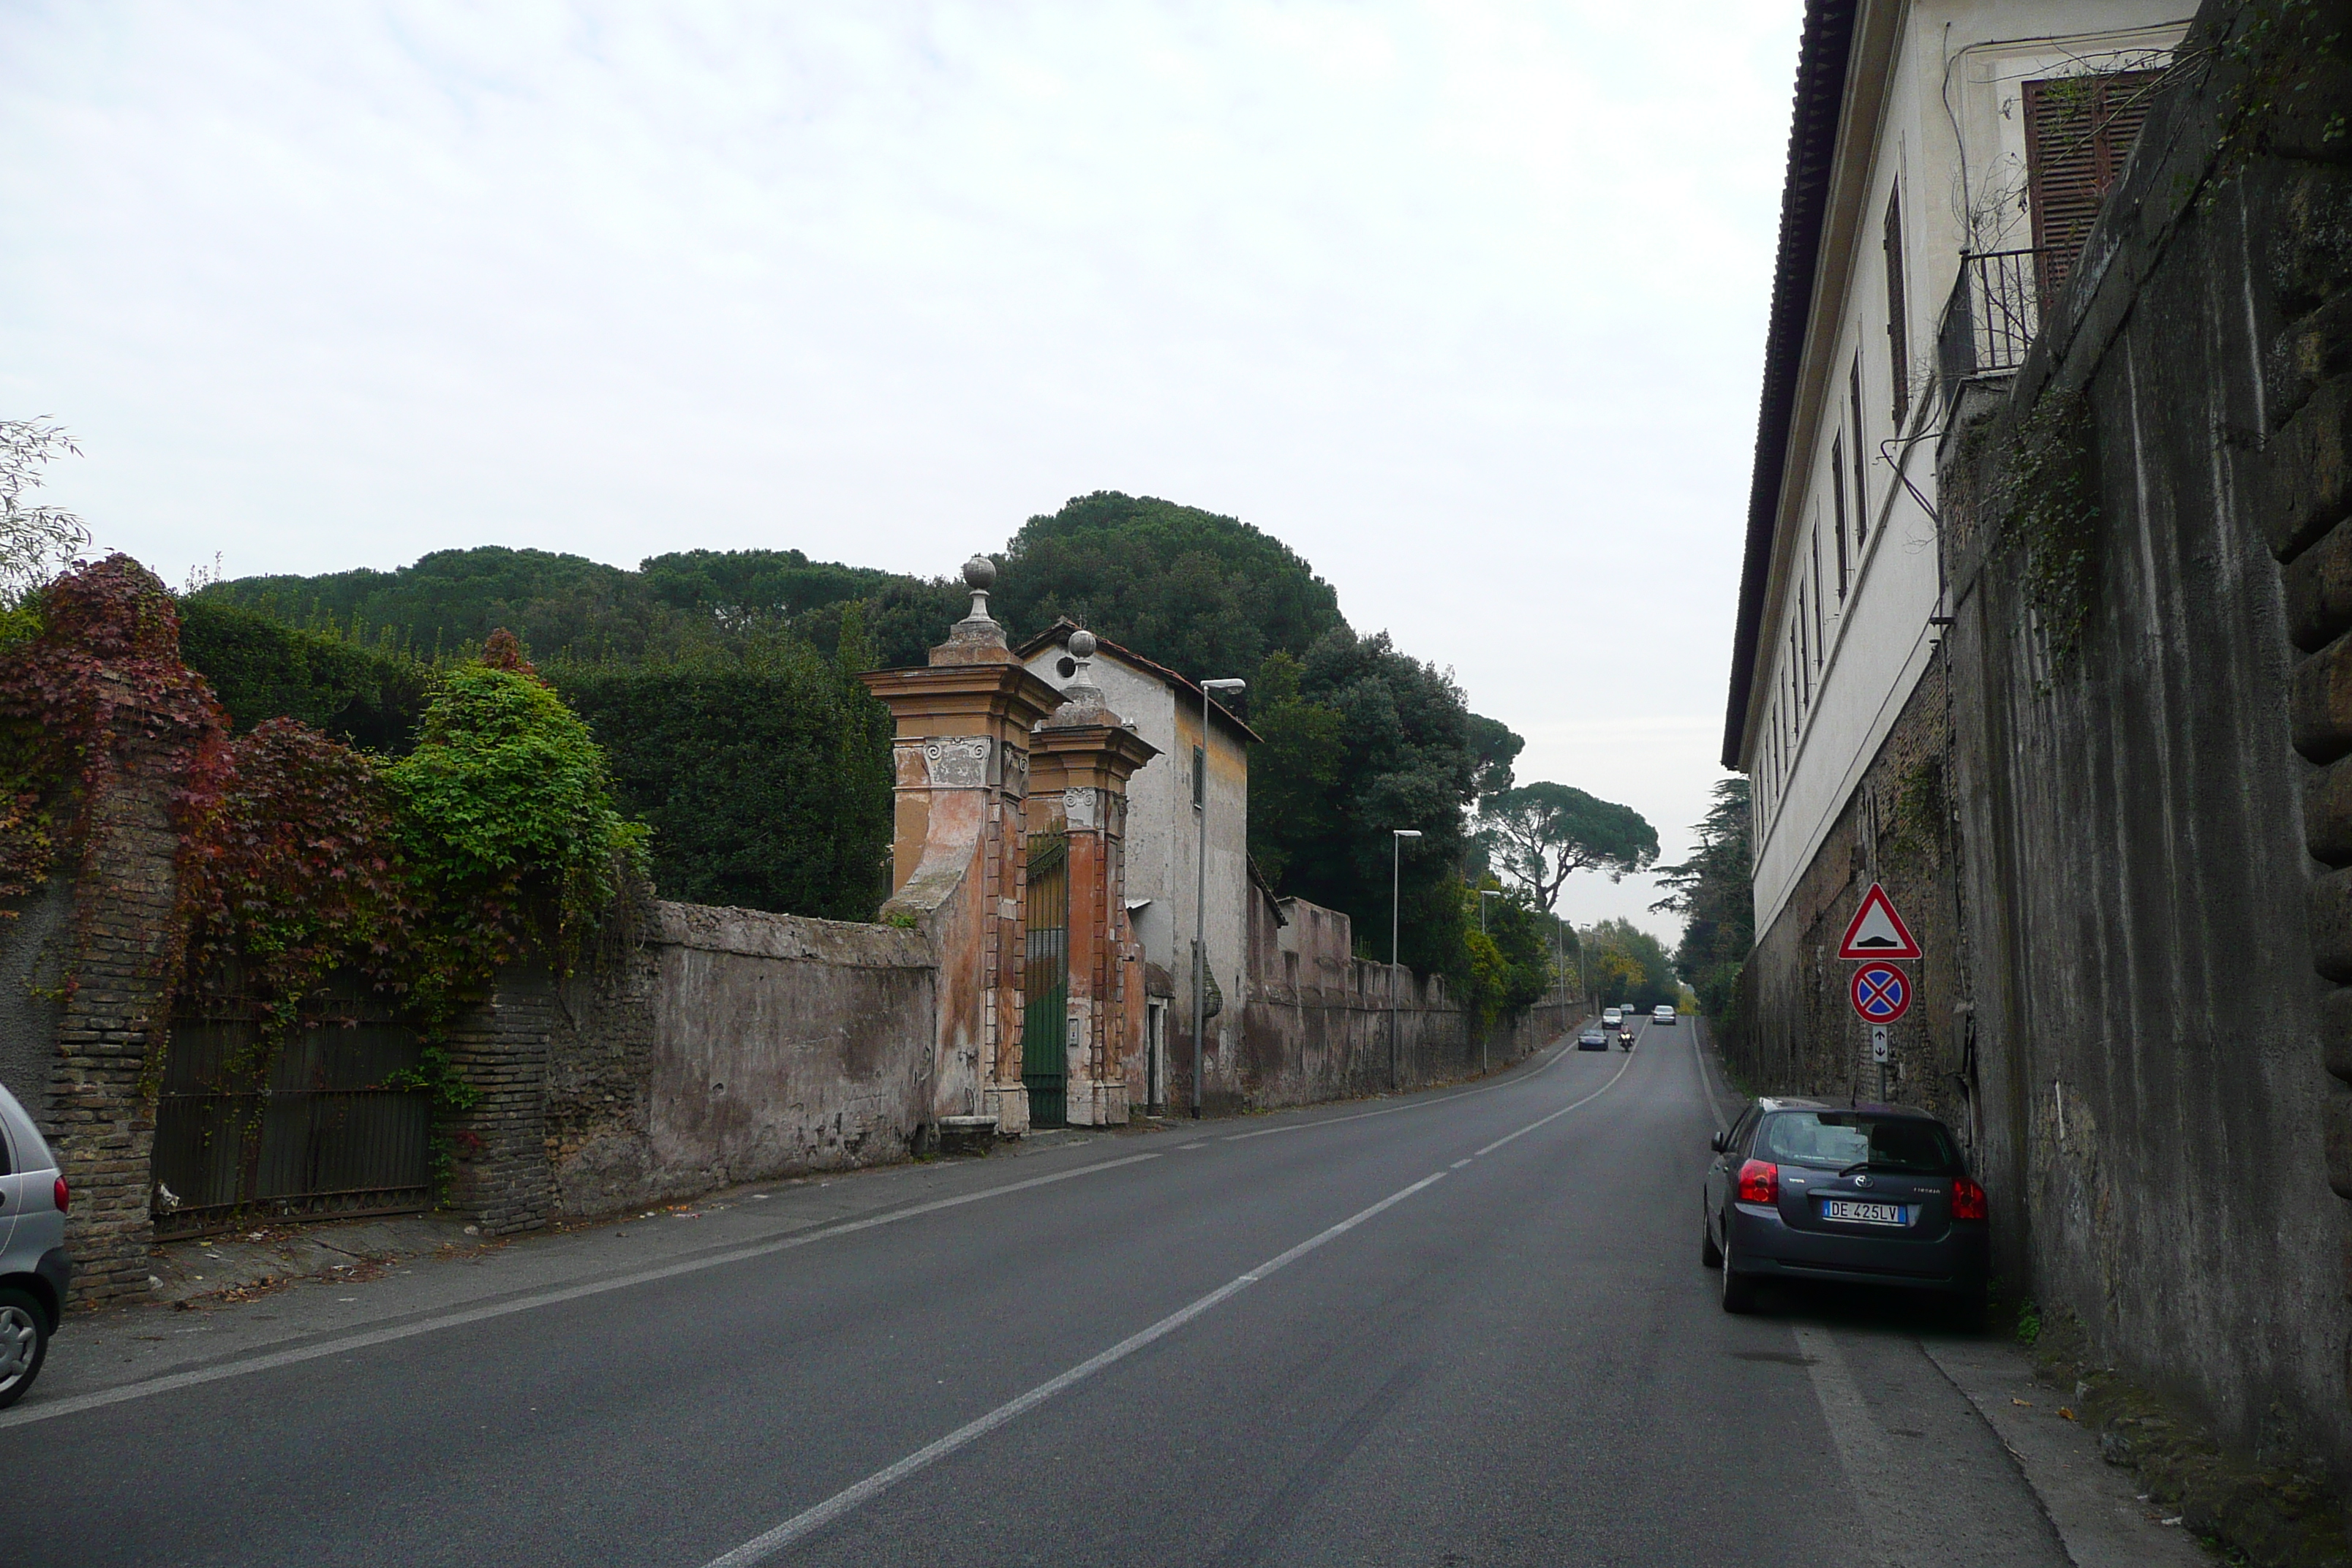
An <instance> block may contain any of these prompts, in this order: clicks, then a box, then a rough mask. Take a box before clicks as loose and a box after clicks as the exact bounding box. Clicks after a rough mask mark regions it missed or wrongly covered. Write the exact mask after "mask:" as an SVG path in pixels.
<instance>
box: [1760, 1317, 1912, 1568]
mask: <svg viewBox="0 0 2352 1568" xmlns="http://www.w3.org/2000/svg"><path fill="white" fill-rule="evenodd" d="M1790 1332H1792V1333H1794V1334H1795V1335H1796V1337H1797V1349H1798V1352H1800V1353H1801V1354H1802V1355H1803V1356H1804V1358H1805V1371H1806V1373H1807V1374H1808V1375H1810V1376H1811V1379H1812V1383H1813V1397H1814V1398H1815V1399H1817V1400H1819V1401H1820V1402H1821V1406H1822V1419H1823V1420H1824V1421H1826V1422H1827V1423H1828V1425H1829V1429H1830V1439H1831V1441H1832V1442H1833V1443H1835V1444H1836V1445H1837V1451H1838V1462H1839V1463H1840V1464H1841V1465H1843V1467H1844V1468H1845V1476H1846V1479H1847V1481H1848V1482H1849V1483H1851V1484H1852V1486H1853V1498H1854V1503H1855V1505H1856V1506H1855V1511H1856V1512H1858V1513H1859V1514H1861V1515H1862V1520H1863V1524H1864V1528H1865V1529H1867V1530H1868V1531H1870V1534H1871V1537H1872V1541H1873V1544H1874V1545H1875V1546H1876V1548H1877V1556H1878V1559H1879V1561H1880V1562H1882V1563H1897V1564H1905V1565H1908V1564H1910V1563H1915V1562H1916V1561H1917V1559H1916V1558H1914V1557H1913V1556H1912V1555H1911V1554H1910V1553H1909V1552H1906V1551H1904V1550H1903V1549H1902V1546H1901V1543H1900V1542H1898V1541H1897V1540H1896V1539H1895V1537H1894V1536H1893V1534H1892V1533H1891V1531H1890V1529H1889V1526H1890V1525H1891V1524H1892V1523H1893V1522H1894V1521H1897V1520H1900V1519H1902V1518H1904V1517H1905V1516H1906V1501H1905V1500H1904V1498H1903V1496H1902V1491H1903V1485H1902V1483H1903V1480H1904V1478H1903V1477H1902V1476H1900V1475H1898V1474H1897V1473H1896V1470H1895V1461H1894V1457H1893V1456H1892V1455H1891V1454H1889V1453H1888V1452H1887V1448H1886V1436H1885V1433H1883V1432H1881V1431H1880V1430H1879V1429H1878V1423H1877V1422H1876V1421H1874V1420H1873V1419H1872V1418H1871V1414H1870V1406H1869V1405H1865V1404H1864V1403H1863V1398H1862V1388H1861V1385H1860V1384H1856V1383H1855V1382H1854V1380H1853V1370H1852V1369H1851V1368H1849V1367H1848V1366H1847V1365H1846V1363H1845V1352H1843V1351H1842V1350H1840V1349H1839V1348H1838V1342H1837V1340H1836V1338H1835V1337H1834V1336H1833V1335H1832V1334H1831V1332H1830V1331H1828V1330H1827V1329H1823V1328H1817V1327H1815V1326H1813V1325H1811V1324H1796V1325H1792V1326H1791V1328H1790ZM1922 1568H1925V1565H1924V1564H1923V1565H1922Z"/></svg>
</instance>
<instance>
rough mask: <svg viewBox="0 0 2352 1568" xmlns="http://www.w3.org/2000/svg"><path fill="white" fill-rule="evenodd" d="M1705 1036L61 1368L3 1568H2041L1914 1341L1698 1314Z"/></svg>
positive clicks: (2005, 1476) (1709, 1299) (936, 1171)
mask: <svg viewBox="0 0 2352 1568" xmlns="http://www.w3.org/2000/svg"><path fill="white" fill-rule="evenodd" d="M1696 1035H1697V1031H1696V1028H1695V1027H1693V1026H1691V1025H1690V1024H1689V1023H1688V1022H1685V1024H1684V1025H1682V1026H1678V1027H1673V1028H1657V1027H1654V1026H1647V1025H1644V1026H1643V1032H1642V1034H1641V1036H1640V1038H1639V1044H1638V1047H1637V1049H1636V1050H1635V1051H1634V1052H1633V1054H1632V1055H1630V1056H1627V1055H1624V1054H1622V1053H1619V1052H1617V1051H1613V1050H1612V1051H1611V1052H1609V1053H1607V1054H1605V1055H1602V1054H1597V1053H1583V1052H1578V1051H1576V1050H1574V1049H1572V1048H1571V1049H1566V1050H1554V1051H1549V1052H1546V1053H1543V1054H1541V1055H1539V1056H1538V1058H1535V1059H1534V1060H1533V1061H1531V1062H1530V1063H1529V1064H1528V1065H1526V1066H1524V1067H1522V1068H1518V1069H1517V1070H1515V1071H1513V1072H1511V1073H1508V1074H1505V1075H1499V1076H1498V1077H1497V1078H1496V1079H1492V1080H1489V1081H1488V1082H1487V1083H1486V1084H1483V1085H1479V1086H1475V1087H1472V1088H1470V1089H1454V1090H1448V1091H1439V1092H1435V1093H1431V1094H1426V1095H1420V1096H1414V1097H1410V1098H1405V1099H1401V1100H1377V1101H1372V1102H1369V1103H1359V1104H1353V1105H1348V1106H1339V1107H1328V1108H1324V1109H1322V1110H1318V1111H1314V1112H1307V1113H1301V1114H1298V1115H1295V1116H1286V1117H1279V1118H1246V1119H1242V1120H1238V1121H1206V1122H1201V1123H1195V1124H1191V1125H1189V1126H1186V1127H1184V1128H1181V1129H1179V1130H1177V1131H1173V1132H1165V1131H1163V1132H1160V1133H1155V1134H1150V1135H1138V1136H1126V1137H1104V1138H1097V1139H1095V1140H1092V1141H1089V1142H1080V1143H1076V1144H1075V1145H1073V1146H1071V1147H1067V1148H1064V1149H1061V1150H1059V1151H1056V1152H1049V1153H1040V1154H1038V1155H1035V1156H1032V1157H1025V1158H1023V1159H1018V1160H990V1161H984V1162H961V1163H954V1164H952V1165H941V1166H937V1167H925V1168H923V1170H922V1171H921V1172H919V1173H915V1174H910V1175H907V1176H902V1177H894V1178H890V1179H891V1180H896V1181H900V1182H910V1181H914V1180H917V1179H920V1180H921V1181H922V1182H923V1183H925V1184H926V1185H924V1186H923V1187H921V1188H920V1189H918V1188H916V1187H913V1186H903V1187H889V1186H882V1187H876V1188H874V1189H872V1190H873V1191H874V1192H877V1193H879V1194H885V1195H886V1197H887V1196H889V1195H890V1194H902V1195H903V1197H904V1199H905V1200H907V1201H903V1202H896V1201H891V1202H884V1203H883V1204H882V1205H881V1206H878V1207H868V1208H867V1209H866V1210H865V1211H863V1212H862V1213H861V1214H860V1215H858V1216H856V1217H851V1218H845V1219H836V1220H835V1221H833V1222H831V1223H829V1224H828V1223H812V1222H806V1221H803V1222H796V1223H795V1224H794V1225H793V1226H782V1225H777V1226H771V1227H770V1228H768V1229H766V1230H761V1229H759V1228H757V1227H756V1226H755V1222H753V1221H751V1220H748V1219H747V1220H744V1221H743V1222H742V1224H743V1225H744V1226H747V1227H751V1228H744V1229H741V1230H739V1231H733V1232H729V1233H727V1236H726V1237H725V1244H724V1245H722V1246H719V1247H715V1248H713V1247H704V1248H702V1249H701V1250H699V1251H689V1252H682V1253H674V1254H666V1255H664V1258H663V1259H661V1260H658V1261H656V1262H653V1263H650V1264H649V1262H648V1259H647V1258H646V1256H645V1255H643V1254H639V1253H635V1252H630V1251H628V1250H627V1248H628V1247H629V1246H630V1245H631V1244H630V1243H628V1242H626V1241H625V1240H617V1239H616V1240H612V1241H610V1242H606V1241H605V1240H604V1238H601V1237H574V1238H563V1241H562V1246H565V1247H572V1252H571V1253H567V1254H562V1256H565V1257H572V1258H574V1259H575V1261H574V1262H573V1263H572V1265H570V1266H568V1267H569V1272H568V1273H563V1274H562V1277H561V1278H560V1279H558V1278H555V1277H552V1276H551V1277H549V1278H547V1279H538V1280H530V1279H521V1278H520V1276H518V1277H516V1279H514V1280H513V1281H511V1282H510V1283H511V1284H512V1288H511V1289H503V1290H502V1291H494V1292H492V1293H490V1294H488V1295H479V1294H478V1295H477V1296H475V1297H474V1298H472V1299H470V1300H467V1301H463V1302H460V1301H455V1300H439V1301H434V1300H425V1299H423V1298H422V1297H418V1298H416V1299H415V1300H410V1299H407V1298H401V1297H398V1296H386V1297H384V1298H383V1300H384V1301H386V1302H388V1303H392V1306H390V1307H387V1308H386V1309H384V1310H383V1311H379V1312H376V1313H375V1315H373V1317H365V1318H364V1319H363V1320H355V1321H352V1322H351V1323H350V1324H348V1325H346V1326H341V1327H338V1326H336V1325H335V1324H333V1323H331V1322H329V1321H325V1320H323V1319H320V1318H319V1317H318V1315H317V1314H316V1313H315V1312H314V1313H312V1314H311V1316H310V1317H309V1318H307V1319H302V1320H301V1321H298V1322H297V1323H296V1324H294V1325H293V1326H292V1327H290V1328H287V1327H284V1326H283V1325H280V1329H281V1330H282V1331H280V1332H278V1334H277V1337H275V1338H267V1337H266V1336H265V1340H266V1342H263V1341H257V1342H249V1343H248V1342H239V1343H236V1344H230V1343H227V1342H221V1343H219V1344H216V1345H215V1347H214V1351H215V1353H213V1354H212V1355H211V1356H210V1358H209V1359H207V1356H206V1355H205V1354H204V1353H199V1352H188V1353H186V1354H184V1355H182V1357H181V1359H179V1360H177V1361H175V1362H173V1363H170V1364H169V1365H168V1366H166V1365H163V1364H157V1365H154V1366H131V1367H129V1368H128V1370H126V1371H124V1372H122V1373H120V1374H119V1375H110V1374H108V1373H106V1372H105V1370H104V1368H103V1367H100V1366H97V1365H96V1364H95V1363H96V1362H98V1361H101V1360H104V1359H106V1358H104V1357H101V1356H98V1355H97V1354H96V1353H95V1352H94V1351H93V1350H92V1349H91V1348H90V1347H89V1346H84V1347H82V1348H81V1350H80V1351H79V1352H77V1348H76V1344H75V1342H74V1336H73V1335H72V1333H70V1332H69V1333H68V1334H67V1335H64V1336H60V1338H59V1340H58V1342H57V1360H56V1362H55V1363H54V1364H53V1368H52V1374H51V1376H50V1377H49V1378H47V1379H45V1382H44V1384H43V1386H42V1387H41V1388H40V1389H38V1390H37V1391H36V1393H35V1394H34V1395H33V1396H32V1397H30V1398H28V1399H27V1400H26V1403H25V1404H24V1405H20V1406H19V1407H18V1408H17V1409H16V1410H15V1411H12V1412H8V1413H7V1415H6V1417H5V1418H0V1474H5V1475H6V1476H8V1477H9V1478H10V1479H9V1484H8V1488H7V1501H6V1504H5V1509H0V1563H6V1564H9V1565H10V1568H39V1565H45V1564H51V1563H56V1564H66V1563H71V1564H76V1565H78V1568H90V1565H95V1564H108V1563H136V1564H142V1565H148V1564H165V1563H240V1564H242V1563H303V1564H312V1563H401V1564H426V1563H453V1564H455V1563H463V1564H483V1563H581V1564H590V1563H597V1564H601V1563H615V1564H619V1563H626V1564H657V1565H664V1568H668V1565H676V1568H705V1565H709V1564H716V1563H727V1564H730V1565H733V1564H748V1563H753V1562H775V1563H833V1564H849V1563H858V1564H867V1563H926V1564H948V1563H972V1564H982V1563H985V1564H990V1565H992V1568H993V1565H1002V1564H1009V1563H1120V1564H1126V1563H1186V1564H1197V1563H1318V1564H1319V1563H1383V1564H1388V1563H1410V1564H1465V1565H1466V1564H1487V1563H1528V1564H1563V1563H1629V1564H1631V1563H1641V1564H1649V1563H1741V1564H1769V1563H1787V1564H1791V1565H1799V1564H1801V1565H1803V1568H1819V1565H1820V1564H1822V1563H1877V1562H1893V1563H2032V1564H2060V1563H2065V1562H2066V1557H2065V1554H2064V1552H2063V1549H2062V1548H2061V1546H2060V1543H2059V1541H2058V1538H2057V1536H2056V1534H2055V1532H2054V1531H2053V1530H2052V1528H2051V1526H2050V1525H2049V1524H2048V1522H2047V1521H2045V1519H2044V1518H2043V1516H2042V1512H2041V1511H2040V1510H2039V1508H2038V1507H2037V1505H2036V1503H2035V1501H2034V1500H2033V1497H2032V1492H2031V1491H2030V1490H2029V1489H2028V1488H2027V1487H2026V1485H2025V1484H2024V1481H2023V1480H2022V1479H2021V1476H2020V1475H2019V1473H2018V1472H2017V1470H2016V1468H2015V1467H2014V1464H2013V1461H2012V1460H2011V1458H2010V1456H2009V1455H2008V1453H2007V1452H2006V1451H2005V1450H2004V1449H2003V1447H2001V1445H2000V1441H1999V1440H1998V1439H1997V1438H1995V1436H1993V1435H1992V1433H1991V1431H1990V1429H1989V1428H1988V1427H1987V1426H1985V1425H1984V1424H1983V1422H1982V1420H1981V1419H1980V1418H1979V1416H1978V1415H1976V1414H1975V1412H1974V1411H1973V1410H1972V1409H1971V1407H1970V1406H1969V1405H1968V1404H1967V1402H1966V1401H1965V1400H1964V1399H1963V1398H1962V1397H1961V1396H1960V1395H1959V1394H1958V1392H1957V1391H1956V1390H1955V1389H1954V1388H1953V1387H1952V1386H1951V1385H1950V1384H1948V1383H1947V1382H1946V1381H1945V1380H1944V1378H1943V1376H1942V1375H1941V1374H1940V1373H1938V1372H1937V1369H1936V1367H1935V1366H1934V1365H1933V1363H1930V1362H1929V1360H1928V1359H1927V1356H1926V1355H1925V1354H1924V1353H1923V1352H1922V1350H1921V1348H1920V1340H1921V1337H1922V1336H1923V1335H1927V1334H1933V1333H1934V1332H1936V1330H1935V1329H1934V1327H1933V1320H1932V1318H1931V1317H1928V1316H1927V1315H1925V1314H1920V1313H1916V1312H1913V1311H1910V1310H1906V1309H1904V1308H1903V1307H1902V1306H1901V1305H1900V1304H1899V1303H1885V1302H1877V1301H1865V1302H1859V1303H1842V1302H1839V1301H1836V1300H1780V1301H1778V1302H1777V1303H1776V1304H1774V1305H1773V1306H1771V1307H1770V1309H1769V1310H1768V1312H1767V1314H1766V1315H1764V1316H1760V1317H1756V1318H1733V1317H1729V1316H1727V1315H1726V1314H1725V1313H1723V1312H1722V1311H1721V1310H1720V1309H1719V1308H1718V1306H1717V1300H1716V1290H1715V1286H1716V1278H1717V1277H1716V1276H1715V1275H1714V1274H1713V1273H1711V1272H1709V1271H1707V1270H1706V1269H1703V1268H1701V1267H1700V1265H1699V1261H1698V1234H1697V1203H1698V1197H1697V1194H1698V1181H1699V1176H1700V1173H1701V1172H1702V1171H1703V1170H1704V1169H1705V1167H1706V1163H1707V1160H1708V1158H1709V1155H1708V1152H1707V1143H1706V1140H1707V1135H1708V1133H1709V1131H1712V1129H1713V1128H1714V1126H1715V1125H1716V1120H1715V1119H1716V1117H1717V1114H1718V1111H1719V1103H1718V1105H1717V1106H1711V1105H1710V1102H1709V1099H1708V1087H1707V1085H1706V1081H1705V1080H1704V1078H1703V1073H1704V1068H1703V1066H1702V1063H1701V1060H1700V1056H1699V1053H1698V1051H1697V1050H1696ZM927 1194H929V1195H927ZM917 1200H920V1201H917ZM747 1206H748V1205H747ZM761 1212H763V1213H772V1212H773V1211H761ZM719 1217H722V1218H724V1217H729V1216H719ZM758 1223H760V1224H765V1223H766V1222H765V1221H761V1222H758ZM651 1228H652V1227H650V1226H647V1227H641V1231H643V1230H648V1229H651ZM619 1234H620V1233H617V1232H616V1233H615V1235H616V1236H617V1235H619ZM704 1234H709V1233H704ZM592 1243H593V1244H594V1245H602V1246H605V1247H607V1250H606V1251H604V1252H589V1251H585V1250H583V1249H584V1248H587V1247H590V1246H591V1245H592ZM614 1253H618V1254H620V1256H618V1257H614V1256H612V1254H614ZM542 1256H543V1257H544V1258H555V1257H557V1256H559V1253H558V1252H557V1251H553V1250H551V1251H548V1252H546V1253H544V1254H543V1255H542ZM420 1278H421V1277H420ZM413 1289H416V1290H422V1289H425V1286H423V1285H417V1286H415V1287H413ZM322 1300H324V1298H322ZM335 1300H344V1301H350V1300H359V1298H358V1297H357V1296H356V1295H353V1296H346V1297H341V1298H336V1299H335ZM395 1308H397V1309H400V1310H394V1309H395ZM334 1310H342V1311H350V1312H359V1313H363V1314H364V1313H366V1312H367V1311H368V1310H369V1309H366V1308H364V1307H353V1308H348V1309H346V1308H336V1309H334ZM387 1313H389V1315H386V1314H387ZM165 1316H166V1317H168V1316H169V1315H168V1314H166V1315H165ZM298 1316H299V1314H298ZM136 1337H139V1338H143V1339H154V1340H159V1341H160V1340H161V1339H162V1337H163V1336H162V1335H161V1334H156V1335H141V1336H136ZM126 1342H128V1341H127V1339H126ZM93 1343H96V1342H93ZM185 1343H192V1342H184V1344H185ZM183 1348H184V1347H183ZM77 1353H79V1354H81V1355H82V1356H83V1361H82V1363H79V1364H78V1363H75V1361H74V1357H75V1355H76V1354H77ZM175 1353H176V1352H175ZM125 1379H128V1381H125Z"/></svg>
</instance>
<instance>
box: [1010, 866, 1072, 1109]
mask: <svg viewBox="0 0 2352 1568" xmlns="http://www.w3.org/2000/svg"><path fill="white" fill-rule="evenodd" d="M1027 912H1028V917H1029V921H1028V923H1029V946H1028V950H1027V963H1025V965H1024V967H1023V970H1022V978H1021V988H1022V995H1023V1006H1022V1010H1021V1081H1022V1082H1023V1083H1024V1084H1026V1085H1028V1086H1029V1121H1030V1125H1032V1126H1034V1127H1059V1126H1061V1125H1063V1123H1065V1122H1066V1121H1068V1120H1069V1108H1068V1105H1067V1103H1066V1101H1065V1100H1064V1098H1063V1092H1064V1089H1065V1088H1066V1080H1067V1078H1068V1074H1069V1054H1068V1053H1069V1040H1070V1024H1069V1008H1070V844H1069V840H1068V839H1066V838H1065V837H1062V836H1061V835H1060V834H1058V833H1056V834H1050V835H1047V834H1040V835H1038V836H1037V837H1034V838H1032V839H1031V840H1030V843H1029V900H1028V910H1027Z"/></svg>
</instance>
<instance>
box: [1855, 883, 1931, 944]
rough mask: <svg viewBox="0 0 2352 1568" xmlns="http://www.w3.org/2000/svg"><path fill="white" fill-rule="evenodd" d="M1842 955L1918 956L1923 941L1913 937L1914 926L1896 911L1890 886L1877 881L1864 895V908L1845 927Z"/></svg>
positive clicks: (1857, 911) (1856, 911)
mask: <svg viewBox="0 0 2352 1568" xmlns="http://www.w3.org/2000/svg"><path fill="white" fill-rule="evenodd" d="M1838 956H1839V957H1840V958H1917V957H1919V956H1920V952H1919V944H1918V942H1916V941H1914V940H1912V936H1911V928H1910V927H1909V926H1906V925H1905V924H1904V923H1903V917H1902V916H1901V915H1898V914H1896V913H1895V900H1892V899H1890V898H1888V897H1887V896H1886V889H1884V888H1882V887H1880V886H1879V885H1878V884H1877V883H1875V882H1873V883H1872V884H1871V885H1870V891H1868V892H1866V893H1864V894H1863V896H1862V908H1860V909H1858V910H1854V911H1853V923H1852V924H1851V925H1848V926H1847V927H1846V928H1845V940H1844V941H1843V942H1840V943H1838Z"/></svg>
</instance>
